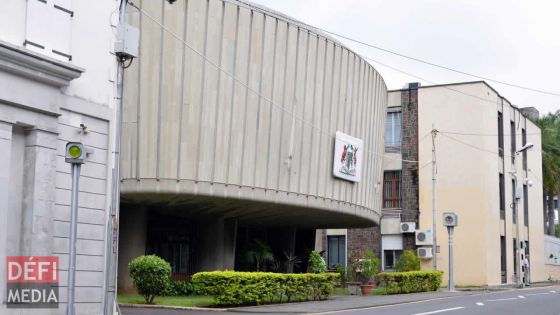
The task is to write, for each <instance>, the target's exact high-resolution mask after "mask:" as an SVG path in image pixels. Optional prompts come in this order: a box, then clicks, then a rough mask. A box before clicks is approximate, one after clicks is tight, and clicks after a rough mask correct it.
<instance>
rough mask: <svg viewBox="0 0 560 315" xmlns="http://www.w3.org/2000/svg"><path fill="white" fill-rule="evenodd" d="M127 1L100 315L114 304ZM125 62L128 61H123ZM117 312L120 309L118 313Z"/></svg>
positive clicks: (131, 35)
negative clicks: (102, 299) (103, 291)
mask: <svg viewBox="0 0 560 315" xmlns="http://www.w3.org/2000/svg"><path fill="white" fill-rule="evenodd" d="M127 4H128V0H120V3H119V25H118V27H117V38H116V42H115V55H116V56H117V62H118V71H117V103H116V106H115V107H116V111H115V138H114V139H115V151H114V161H113V179H112V190H111V206H110V216H109V218H108V221H107V234H106V237H107V247H106V249H105V255H106V261H105V263H106V271H105V299H104V305H103V314H105V315H109V314H113V310H114V308H115V305H116V303H115V302H116V298H115V297H116V286H117V285H116V284H117V263H118V244H119V243H118V237H119V235H118V231H119V208H120V151H121V128H122V111H123V95H124V69H125V68H128V67H129V66H130V64H131V63H132V60H133V59H134V58H135V57H138V46H139V32H138V29H137V28H134V27H132V26H130V25H128V24H126V6H127ZM127 61H129V63H128V64H126V62H127ZM119 313H120V312H119Z"/></svg>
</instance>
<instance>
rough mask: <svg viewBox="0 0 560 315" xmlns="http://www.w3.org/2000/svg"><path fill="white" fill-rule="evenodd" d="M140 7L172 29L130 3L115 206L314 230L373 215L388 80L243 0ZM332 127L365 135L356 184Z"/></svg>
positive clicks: (372, 219) (359, 222)
mask: <svg viewBox="0 0 560 315" xmlns="http://www.w3.org/2000/svg"><path fill="white" fill-rule="evenodd" d="M138 5H139V6H140V7H141V9H142V10H144V11H146V12H147V13H148V14H149V15H151V16H152V17H153V18H155V19H156V20H158V21H160V22H161V23H162V24H164V25H165V27H166V28H168V29H169V30H170V31H171V32H172V33H173V34H170V33H167V32H165V31H163V30H162V28H161V27H160V26H159V25H157V24H156V23H154V22H153V21H152V20H150V19H149V18H148V17H146V16H142V15H141V14H140V13H139V12H138V11H137V10H136V9H130V10H129V11H130V12H129V21H130V22H131V23H132V24H135V25H137V26H138V27H139V28H140V32H141V47H140V54H141V56H140V58H139V59H138V60H135V61H134V62H133V64H132V67H131V68H129V69H128V70H127V71H126V77H125V98H124V99H125V104H124V125H123V137H122V167H121V172H122V173H121V175H122V198H123V201H124V202H160V203H165V204H168V205H171V206H176V207H177V208H185V207H186V208H189V205H197V207H196V208H197V209H203V210H197V211H201V213H200V214H201V215H203V213H202V212H204V211H214V212H220V214H222V215H224V216H225V217H227V216H236V217H239V218H240V219H241V220H246V221H251V220H258V221H259V222H263V221H269V222H270V223H278V224H283V223H291V224H294V225H298V224H299V225H308V226H314V227H337V226H340V227H351V226H355V227H359V226H368V225H369V226H371V225H372V224H377V223H378V222H379V216H380V209H381V197H380V196H381V194H380V193H381V187H382V185H381V180H382V157H383V147H384V146H383V139H384V136H383V135H384V126H385V115H386V114H385V110H386V104H387V88H386V85H385V83H384V81H383V78H382V77H381V76H380V75H379V73H377V72H376V71H375V69H374V68H373V67H372V66H371V65H369V64H368V63H367V62H366V61H365V60H364V59H362V58H361V57H360V56H358V55H357V54H355V53H354V52H352V51H350V50H348V49H347V48H346V47H344V46H342V45H341V44H340V43H339V42H337V41H336V40H334V39H332V38H329V37H328V36H325V35H324V34H320V33H319V32H317V31H314V30H313V29H310V28H309V27H308V26H305V25H303V24H302V23H300V22H297V21H294V20H291V19H290V18H288V17H285V16H283V15H281V14H279V13H276V12H272V11H269V10H268V9H265V8H262V7H257V6H254V5H252V4H249V3H244V2H238V1H229V0H227V1H225V0H224V1H222V0H208V1H206V0H189V1H177V2H175V3H174V4H173V5H170V4H168V3H167V2H166V1H139V2H138ZM183 42H184V43H185V45H183ZM201 55H204V56H206V58H207V59H208V60H205V59H204V58H203V57H201ZM217 66H219V67H220V68H221V69H222V70H219V69H218V67H217ZM232 77H233V78H232ZM234 78H235V79H234ZM259 95H261V97H259ZM336 131H342V132H344V133H346V134H348V135H351V136H353V137H356V138H360V139H362V140H363V141H364V147H365V150H366V151H367V152H363V155H362V157H363V159H364V160H363V166H362V176H361V181H360V182H359V183H352V182H348V181H344V180H341V179H337V178H335V177H333V175H332V169H333V154H334V153H333V152H334V136H335V133H336ZM193 211H194V210H193ZM298 218H299V219H298Z"/></svg>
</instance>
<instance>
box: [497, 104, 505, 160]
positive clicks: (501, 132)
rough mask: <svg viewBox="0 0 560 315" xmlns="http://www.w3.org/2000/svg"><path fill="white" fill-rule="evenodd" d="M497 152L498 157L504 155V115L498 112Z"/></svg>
mask: <svg viewBox="0 0 560 315" xmlns="http://www.w3.org/2000/svg"><path fill="white" fill-rule="evenodd" d="M498 152H499V155H500V157H504V117H503V115H502V113H500V112H498Z"/></svg>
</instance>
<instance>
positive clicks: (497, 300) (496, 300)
mask: <svg viewBox="0 0 560 315" xmlns="http://www.w3.org/2000/svg"><path fill="white" fill-rule="evenodd" d="M511 300H517V298H507V299H495V300H484V302H499V301H511Z"/></svg>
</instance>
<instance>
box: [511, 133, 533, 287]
mask: <svg viewBox="0 0 560 315" xmlns="http://www.w3.org/2000/svg"><path fill="white" fill-rule="evenodd" d="M532 147H533V144H532V143H529V142H528V143H526V144H525V145H524V146H522V147H521V149H519V150H517V151H516V152H515V154H514V156H513V166H512V167H513V170H512V171H511V176H512V177H513V187H514V189H515V191H514V192H513V211H514V213H515V238H516V240H515V248H514V250H515V265H516V266H515V274H516V276H515V284H516V285H517V286H518V287H522V286H523V283H522V281H521V251H520V248H521V246H520V245H521V240H520V239H519V211H518V209H517V204H518V203H519V201H518V200H519V199H521V196H520V194H518V193H517V156H518V155H519V153H523V152H525V151H527V150H529V149H531V148H532Z"/></svg>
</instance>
